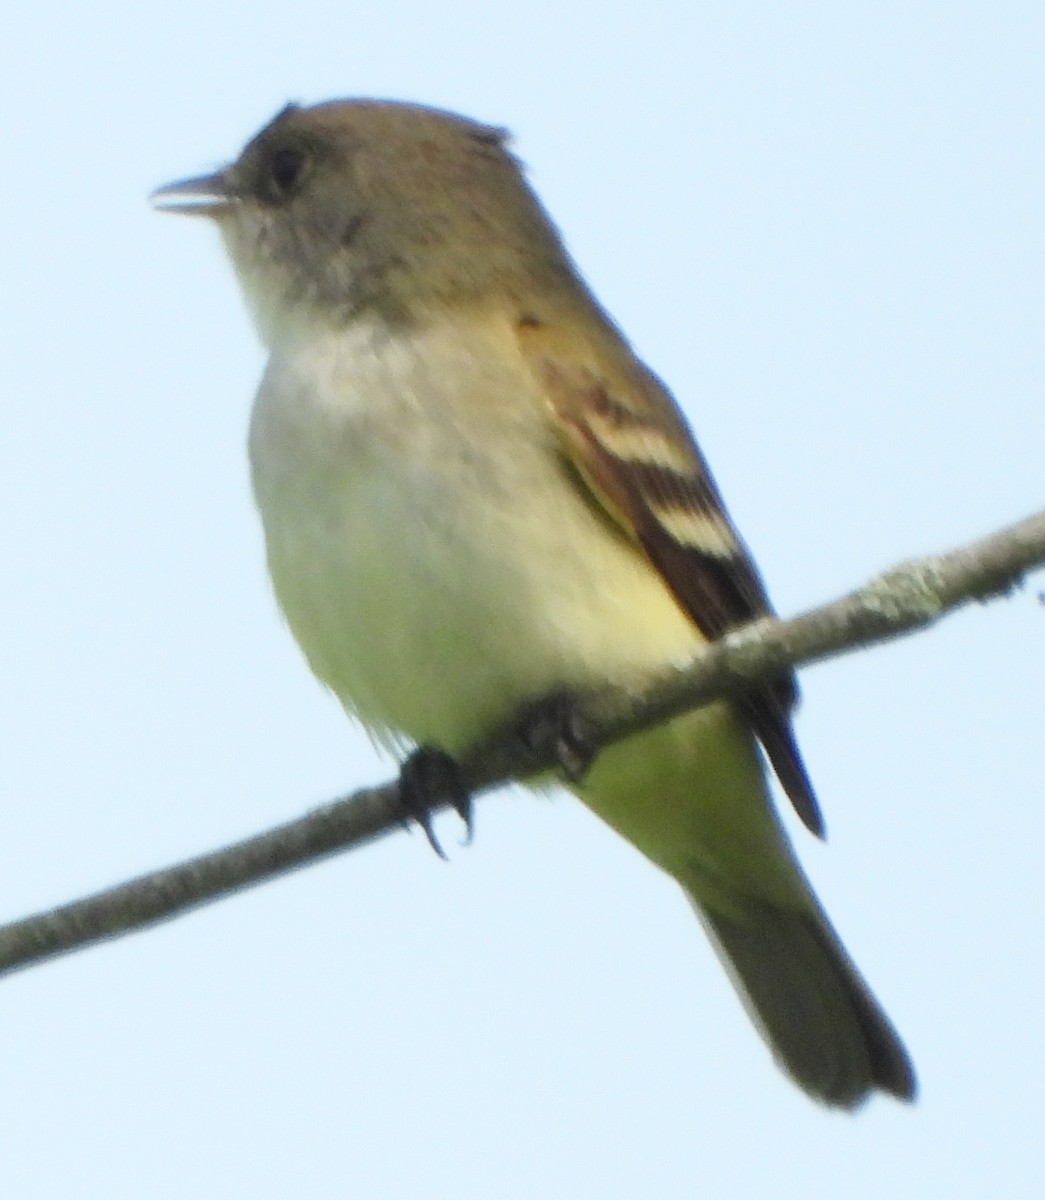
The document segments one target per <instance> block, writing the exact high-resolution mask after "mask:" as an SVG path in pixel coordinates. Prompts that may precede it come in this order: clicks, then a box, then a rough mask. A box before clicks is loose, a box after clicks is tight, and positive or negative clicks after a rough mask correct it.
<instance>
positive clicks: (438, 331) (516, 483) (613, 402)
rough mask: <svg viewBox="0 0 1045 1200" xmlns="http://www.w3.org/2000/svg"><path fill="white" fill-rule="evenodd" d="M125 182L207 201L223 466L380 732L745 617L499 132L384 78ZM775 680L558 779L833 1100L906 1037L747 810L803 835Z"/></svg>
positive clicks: (785, 842) (793, 1073) (320, 649)
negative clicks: (247, 406)
mask: <svg viewBox="0 0 1045 1200" xmlns="http://www.w3.org/2000/svg"><path fill="white" fill-rule="evenodd" d="M153 199H154V203H156V204H157V206H159V207H161V208H162V209H165V210H168V211H173V212H180V213H184V214H188V215H197V216H204V217H206V218H208V219H209V220H211V221H212V222H213V223H214V224H215V225H216V226H217V228H218V230H219V232H220V234H221V237H222V240H223V242H224V245H225V248H226V250H227V253H228V256H229V258H230V260H231V264H232V267H233V269H234V271H235V274H236V276H237V278H238V281H239V284H240V287H241V290H242V293H243V296H244V298H245V301H246V304H247V307H248V309H249V311H250V313H251V315H252V317H253V320H254V323H255V325H256V327H257V330H258V333H259V336H260V338H261V340H262V342H263V344H264V346H265V348H266V349H267V352H268V361H267V364H266V367H265V370H264V374H263V377H262V381H261V384H260V387H259V389H258V392H257V396H256V399H255V403H254V408H253V413H252V417H251V423H250V434H249V459H250V466H251V479H252V485H253V492H254V497H255V501H256V505H257V508H258V511H259V514H260V518H261V522H262V526H263V529H264V537H265V546H266V555H267V561H268V567H269V571H270V574H271V579H272V584H273V587H274V591H275V595H276V598H277V600H278V603H279V605H280V607H281V609H282V612H283V614H284V615H285V618H286V621H287V623H288V625H289V627H290V630H291V632H292V633H293V635H294V637H295V638H296V640H297V642H298V644H299V645H300V647H301V650H302V651H303V653H304V655H305V658H306V659H307V661H308V663H309V665H310V666H311V669H312V671H313V672H314V673H315V675H316V676H317V677H318V678H319V680H321V681H322V682H323V683H324V684H325V685H326V686H327V687H328V688H330V689H331V691H332V692H333V693H334V694H335V695H336V697H337V698H338V699H339V700H340V702H341V704H342V705H343V707H344V708H345V710H346V712H347V713H348V714H349V715H350V716H351V717H353V718H354V719H356V720H357V721H358V722H360V723H361V724H362V725H363V726H364V727H365V728H366V730H367V731H368V732H370V734H371V735H372V736H373V737H374V738H375V739H377V740H378V741H379V742H381V743H382V744H384V745H386V746H387V747H389V748H390V749H391V750H392V751H393V752H395V753H396V754H398V755H399V756H400V757H402V756H404V755H405V754H406V750H407V748H409V747H411V746H414V747H418V748H420V749H419V750H418V751H417V753H418V754H421V753H422V752H423V751H425V750H427V751H430V752H431V753H433V754H435V755H437V756H444V758H445V759H446V760H447V761H450V762H453V761H456V760H457V759H458V758H460V757H461V756H462V755H465V754H467V753H468V752H469V751H470V750H472V749H473V748H474V747H476V746H477V745H480V744H482V743H483V742H484V739H486V738H488V737H490V736H492V735H493V734H494V733H496V732H497V731H498V730H499V729H502V728H504V727H505V726H506V725H508V724H510V723H511V722H512V721H513V720H515V719H517V718H518V717H519V715H520V714H524V713H526V712H529V711H538V710H539V709H540V706H541V705H542V703H547V704H554V702H555V700H556V698H559V699H560V700H561V698H563V697H566V698H568V697H570V696H571V695H577V694H582V693H584V692H585V691H587V690H590V689H592V688H595V687H598V686H600V685H604V684H606V683H609V682H612V683H615V684H619V685H621V686H627V685H628V683H629V681H631V680H637V679H639V678H642V677H643V676H644V675H645V674H647V673H648V672H649V671H650V670H652V669H654V668H658V667H665V666H668V665H669V664H672V663H676V662H679V661H682V660H685V659H687V658H688V657H690V656H692V655H693V654H696V653H698V652H699V651H700V650H701V648H702V647H704V646H706V645H708V644H709V643H712V642H714V641H715V640H716V639H718V638H721V637H722V636H723V635H724V634H725V633H727V632H728V631H729V630H731V629H734V628H736V627H738V626H740V625H743V624H746V623H748V622H750V621H753V620H756V619H758V618H762V617H766V616H771V615H773V609H772V607H771V604H770V601H769V599H768V596H767V593H766V589H765V586H764V584H763V581H762V579H761V576H760V574H759V572H758V569H757V568H756V566H755V565H754V562H753V560H752V558H751V555H750V553H749V551H748V549H747V547H746V546H745V544H744V542H743V541H742V539H741V537H740V535H739V533H738V531H737V529H736V527H735V526H734V524H733V521H732V520H731V518H730V516H729V514H728V512H727V510H726V507H725V505H724V503H723V501H722V498H721V495H720V493H719V491H718V488H717V486H716V484H715V482H714V480H713V478H712V475H711V472H710V470H709V468H708V465H707V463H706V461H705V459H704V457H703V455H702V453H701V451H700V449H699V447H698V445H697V442H696V440H695V438H694V435H693V433H692V432H691V429H690V427H689V425H688V423H687V421H686V419H685V418H684V416H683V414H682V412H681V410H680V408H679V406H678V405H677V403H676V401H675V400H674V398H673V396H672V395H671V393H670V392H669V390H668V388H667V386H666V385H665V384H664V383H663V382H662V381H661V380H660V379H659V378H658V377H657V376H656V375H655V374H654V373H653V372H652V371H651V370H650V369H649V368H648V367H647V366H646V365H645V364H644V363H643V362H642V361H641V360H640V359H639V358H638V357H637V355H636V354H635V352H634V351H633V349H632V348H631V346H630V344H629V343H628V341H627V340H626V338H625V336H624V334H623V333H622V332H621V330H620V329H619V328H618V327H617V325H616V324H615V323H614V321H613V319H612V318H611V317H610V316H609V314H608V313H607V312H606V311H605V310H604V309H603V307H602V306H601V305H600V303H599V302H598V300H597V299H596V298H595V296H594V295H593V294H592V292H591V290H590V289H589V287H588V286H587V284H586V283H585V281H584V279H583V277H582V276H581V274H580V272H579V270H578V268H577V267H576V266H575V264H574V262H573V260H572V258H571V257H570V254H569V252H568V251H567V249H566V247H565V244H564V241H563V239H562V236H561V235H560V233H559V231H558V229H557V228H556V226H555V224H554V223H553V221H552V219H551V217H550V216H549V215H548V213H547V212H546V211H545V209H544V207H543V206H542V204H541V202H540V200H539V199H538V197H537V195H536V194H535V192H534V191H533V189H532V188H531V186H530V184H529V183H528V181H527V179H526V175H525V171H524V168H523V166H522V164H521V162H520V160H519V159H518V158H517V157H516V155H515V153H514V151H513V149H512V146H511V143H510V139H509V135H508V134H507V132H506V131H505V130H504V129H502V128H499V127H496V126H491V125H486V124H483V123H481V122H478V121H474V120H472V119H469V118H466V117H463V116H460V115H457V114H454V113H450V112H447V111H443V110H441V109H438V108H432V107H428V106H424V105H420V104H412V103H406V102H401V101H393V100H375V99H348V100H333V101H328V102H325V103H320V104H315V105H312V106H301V105H296V104H290V105H287V106H286V107H285V108H284V109H283V110H282V111H281V112H279V113H278V114H277V115H276V116H275V117H274V118H273V119H272V120H271V121H270V122H269V123H268V124H267V125H266V126H265V127H264V128H263V129H262V130H261V131H260V132H259V133H258V134H257V135H256V136H255V137H253V138H252V139H251V140H250V142H249V143H248V144H247V145H246V147H245V148H244V149H243V151H242V152H241V154H240V155H239V157H238V158H236V159H235V161H233V162H231V164H230V165H228V166H226V167H224V168H222V169H220V170H218V171H216V172H213V173H210V174H206V175H203V176H197V177H195V178H190V179H184V180H180V181H179V182H177V183H174V184H170V185H167V186H166V187H164V188H161V189H159V190H158V191H157V192H155V193H154V194H153ZM796 700H797V686H796V683H795V679H794V675H793V673H792V672H790V671H783V672H781V673H780V674H779V675H778V676H777V677H775V678H773V679H771V680H769V681H768V682H765V683H762V684H759V685H757V686H754V687H753V688H752V689H751V690H750V691H748V692H746V693H744V694H743V695H740V696H738V697H736V698H733V699H730V700H719V701H716V702H714V703H710V704H707V705H705V706H703V707H700V708H698V709H696V710H694V711H692V712H688V713H686V714H684V715H681V716H678V717H676V718H674V719H671V720H668V721H666V722H664V723H662V724H660V725H658V726H656V727H654V728H651V729H648V730H643V731H640V732H638V733H635V734H633V735H631V736H629V737H627V738H625V739H624V740H622V741H620V742H617V743H615V744H613V745H610V746H606V747H604V748H602V749H601V750H599V751H598V753H596V754H594V756H593V759H592V761H591V762H590V764H589V765H588V766H587V769H586V770H585V771H583V772H578V773H576V775H575V777H573V778H568V779H566V780H565V782H566V785H567V786H568V787H569V788H570V789H571V790H572V791H574V792H575V794H576V795H577V796H578V797H579V798H580V799H581V800H582V801H583V802H584V803H585V804H586V805H587V806H588V807H589V808H590V809H591V810H592V811H593V812H594V813H595V814H596V815H597V816H598V817H599V818H601V819H602V820H603V821H604V822H605V823H606V824H608V825H609V826H610V827H612V828H613V829H614V830H615V831H616V832H617V833H618V834H620V835H621V836H622V837H623V838H625V839H626V840H627V841H629V842H630V843H632V844H633V845H634V846H635V847H636V848H637V849H638V850H639V851H640V852H641V853H642V854H643V855H644V856H645V857H646V858H647V859H649V860H650V861H651V862H652V863H654V864H655V865H656V866H658V867H659V868H661V869H662V870H663V871H665V872H666V873H667V874H668V875H670V876H671V877H673V878H674V879H675V880H676V881H677V882H678V883H679V884H680V885H681V887H682V889H683V891H684V893H685V895H686V896H687V897H688V899H689V901H690V903H691V904H692V906H693V908H694V910H695V911H696V913H697V915H698V917H699V919H700V922H701V924H702V925H703V927H704V929H705V931H706V932H707V934H708V936H709V938H710V940H711V943H712V944H713V946H714V948H715V950H716V951H717V953H718V955H719V957H720V959H721V961H722V963H723V965H724V966H725V969H726V971H727V973H728V976H729V978H730V980H731V982H732V983H733V985H734V987H735V989H736V991H737V993H738V995H739V997H740V999H741V1001H742V1003H743V1005H744V1007H745V1008H746V1010H747V1012H748V1014H749V1015H750V1017H751V1019H752V1021H753V1023H754V1025H755V1026H756V1028H757V1029H758V1031H759V1032H760V1033H761V1035H762V1036H763V1038H764V1039H765V1041H766V1043H767V1044H768V1046H769V1049H770V1051H771V1053H772V1055H773V1057H774V1058H775V1060H776V1061H777V1063H778V1064H779V1065H780V1066H781V1067H782V1068H783V1070H784V1071H785V1072H786V1073H787V1075H789V1076H790V1078H791V1079H792V1080H793V1081H794V1082H795V1083H796V1084H797V1085H798V1086H799V1087H800V1088H801V1089H803V1090H804V1091H805V1092H806V1093H807V1094H808V1095H809V1096H811V1097H812V1098H813V1099H815V1100H817V1101H819V1102H820V1103H822V1104H824V1105H827V1106H831V1107H838V1108H842V1109H850V1110H851V1109H855V1108H856V1107H858V1106H859V1105H861V1103H862V1102H863V1101H865V1100H866V1099H867V1098H868V1097H869V1096H870V1095H871V1094H872V1093H874V1092H883V1093H886V1094H889V1095H892V1096H894V1097H896V1098H898V1099H900V1100H911V1099H913V1098H914V1096H915V1092H916V1081H915V1074H914V1068H913V1066H912V1063H911V1059H910V1057H909V1056H908V1053H907V1051H906V1049H905V1047H904V1045H903V1043H902V1042H901V1040H900V1038H899V1036H898V1035H897V1033H896V1031H895V1029H894V1027H893V1025H892V1024H891V1023H890V1021H889V1019H888V1017H887V1016H886V1015H885V1013H884V1011H883V1009H882V1008H881V1006H880V1005H879V1003H878V1001H877V1000H876V999H875V997H874V995H873V994H872V992H871V990H870V988H869V987H868V985H867V983H866V982H865V981H864V979H863V977H862V976H861V974H860V973H859V971H858V970H857V968H856V966H855V965H854V963H853V961H852V959H851V958H850V956H849V954H848V953H847V951H846V949H845V948H844V946H843V944H842V942H841V940H840V938H839V936H838V935H837V933H836V932H835V930H834V928H833V927H832V925H831V923H830V921H829V919H828V917H827V915H826V913H825V911H824V909H823V908H822V906H821V904H820V902H819V901H818V899H817V898H816V896H815V894H814V892H813V889H812V887H811V885H810V883H809V881H808V879H807V877H806V875H805V873H804V872H803V870H802V867H801V866H800V864H799V862H798V860H797V858H796V856H795V852H794V849H793V847H792V845H791V842H790V840H789V838H788V835H787V833H786V832H785V829H784V827H783V824H782V822H781V819H780V816H779V814H778V812H777V810H776V808H775V806H774V802H773V799H772V795H771V791H770V787H769V782H768V769H771V770H772V772H774V773H775V775H776V777H777V779H778V780H779V783H780V785H781V787H782V789H783V790H784V792H785V793H786V795H787V796H788V797H789V799H790V802H791V803H792V805H793V806H794V808H795V810H796V811H797V813H798V815H799V817H800V818H801V819H802V821H803V822H804V823H805V825H806V826H807V827H808V828H809V829H810V830H811V831H812V832H813V833H815V834H818V835H822V834H823V819H822V816H821V812H820V808H819V805H818V802H817V800H816V797H815V794H814V791H813V787H812V784H811V782H810V780H809V776H808V774H807V771H806V768H805V766H804V764H803V760H802V757H801V754H800V752H799V749H798V746H797V744H796V741H795V736H794V731H793V724H792V718H793V712H794V707H795V703H796ZM408 761H409V760H408ZM767 768H768V769H767ZM462 811H465V810H464V809H463V808H462Z"/></svg>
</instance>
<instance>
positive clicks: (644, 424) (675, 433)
mask: <svg viewBox="0 0 1045 1200" xmlns="http://www.w3.org/2000/svg"><path fill="white" fill-rule="evenodd" d="M518 338H519V344H520V348H521V350H522V352H523V355H524V357H525V358H526V359H527V361H528V363H529V365H530V367H531V369H532V370H533V371H534V373H535V374H536V376H537V378H538V380H539V382H540V384H541V390H542V394H543V396H544V398H545V400H546V407H547V413H548V417H549V419H550V421H551V422H552V425H553V427H554V429H555V432H556V435H557V437H558V440H559V443H560V445H561V447H562V450H563V452H564V454H565V455H566V457H567V459H568V460H569V462H570V463H571V464H572V465H573V467H574V468H575V469H576V471H577V474H578V475H579V476H580V478H581V479H582V480H583V481H584V483H585V484H586V485H587V488H588V489H589V491H590V492H591V495H592V496H593V497H594V499H595V500H596V501H597V502H598V503H599V504H600V505H601V506H602V507H603V509H604V510H605V511H606V512H607V513H608V514H609V515H610V516H611V517H612V518H613V520H614V521H615V522H616V524H617V525H618V526H619V527H620V528H621V530H622V532H623V533H624V534H625V535H626V536H627V537H628V538H629V539H631V540H632V541H633V542H634V543H636V544H637V545H638V547H640V548H641V550H642V552H643V553H644V554H645V555H646V557H647V558H648V559H649V561H650V563H651V564H652V565H653V566H654V567H655V568H656V570H657V571H658V572H659V574H660V576H661V578H662V579H663V580H664V582H665V584H666V585H667V586H668V587H669V588H670V589H671V592H672V593H673V595H674V596H675V599H676V600H677V601H678V603H679V604H680V605H681V607H682V609H683V610H684V611H685V612H686V613H687V614H688V615H689V617H690V619H691V620H692V621H693V622H694V624H695V625H696V626H697V628H698V629H699V630H700V631H701V633H702V634H703V635H704V636H705V637H706V638H707V639H708V640H709V641H714V640H715V639H716V638H719V637H721V636H722V635H723V634H724V633H725V632H726V631H727V630H729V629H732V628H734V627H736V626H738V625H744V624H746V623H747V622H749V621H753V620H756V619H757V618H759V617H763V616H767V615H772V611H773V610H772V607H771V605H770V603H769V599H768V597H767V595H766V592H765V588H764V586H763V584H762V580H761V579H760V578H759V575H758V571H757V570H756V568H755V565H754V563H753V562H752V560H751V557H750V555H749V554H748V552H747V550H746V548H745V546H744V544H743V542H742V541H741V539H740V536H739V534H738V533H737V531H736V529H735V528H734V526H733V523H732V521H731V520H730V518H729V514H728V513H727V511H726V508H725V505H724V504H723V503H722V498H721V496H720V495H719V493H718V489H717V488H716V486H715V481H714V480H713V479H712V477H711V472H710V471H709V470H708V467H707V464H706V463H705V461H704V458H703V456H702V454H701V453H700V449H699V448H698V446H697V444H696V441H695V440H694V438H693V435H692V434H691V433H690V431H689V428H688V427H687V425H686V423H685V421H684V419H683V418H682V415H681V413H680V412H679V409H678V407H677V405H676V404H675V402H674V400H673V399H672V398H671V395H670V394H669V393H668V391H667V389H666V388H665V387H664V386H663V384H661V382H660V381H659V380H658V379H657V378H656V376H654V375H653V374H652V373H651V372H649V371H647V370H646V368H645V367H643V366H642V364H641V363H639V362H638V360H637V359H634V358H631V359H630V360H629V362H628V364H627V368H626V369H625V370H622V369H620V368H619V367H618V366H607V365H606V362H605V358H604V356H601V355H600V354H599V352H598V350H597V349H596V348H595V347H594V346H593V345H592V344H591V343H589V342H587V341H585V340H582V341H581V342H580V344H579V345H578V340H577V339H576V338H574V337H572V336H571V337H569V338H568V339H567V337H566V336H565V335H563V334H562V333H560V332H557V331H556V330H555V329H554V328H550V327H548V326H545V325H543V324H539V323H537V322H534V321H524V322H523V323H521V324H520V326H519V329H518ZM796 699H797V686H796V683H795V678H794V675H793V673H791V672H788V673H786V674H784V675H781V676H779V677H778V678H776V679H773V680H771V681H769V682H768V683H767V684H765V685H763V686H761V687H759V688H758V689H757V690H753V691H751V692H750V693H748V694H747V695H745V696H744V697H743V698H742V699H740V700H739V701H738V707H739V708H740V710H741V711H742V713H743V715H744V716H745V718H746V719H747V720H748V722H749V723H750V725H751V727H752V729H753V730H754V732H755V734H756V736H757V737H758V739H759V741H760V742H761V743H762V746H763V747H764V749H765V752H766V755H767V756H768V758H769V761H770V762H771V763H772V766H773V769H774V771H775V772H776V774H777V777H778V778H779V780H780V782H781V785H782V786H783V788H784V790H785V791H786V793H787V795H788V797H789V799H790V800H791V803H792V804H793V805H794V807H795V811H796V812H797V813H798V815H799V817H801V819H802V821H803V822H804V824H805V825H806V826H807V827H808V828H809V829H810V830H812V832H813V833H815V834H817V835H818V836H821V837H822V836H823V831H824V823H823V817H822V815H821V813H820V808H819V805H818V804H817V801H816V797H815V795H814V793H813V789H812V785H811V784H810V781H809V777H808V775H807V774H806V770H805V767H804V765H803V763H802V758H801V755H800V754H799V751H798V747H797V745H796V744H795V738H794V733H793V730H792V728H791V710H792V708H793V707H794V704H795V701H796Z"/></svg>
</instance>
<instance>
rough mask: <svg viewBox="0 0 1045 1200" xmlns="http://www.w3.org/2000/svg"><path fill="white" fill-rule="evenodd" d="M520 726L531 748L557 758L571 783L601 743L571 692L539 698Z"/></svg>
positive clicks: (577, 779)
mask: <svg viewBox="0 0 1045 1200" xmlns="http://www.w3.org/2000/svg"><path fill="white" fill-rule="evenodd" d="M520 727H521V729H522V735H523V738H524V740H525V742H526V744H527V746H528V747H529V748H530V749H531V750H533V751H535V752H536V753H538V754H542V755H543V754H547V755H549V756H551V757H552V758H554V759H555V761H556V762H557V763H558V765H559V770H560V771H561V772H562V773H563V775H564V776H565V777H566V778H567V779H568V780H569V781H570V783H580V781H581V780H582V779H583V778H584V776H585V775H586V774H587V772H588V768H589V767H590V766H591V764H592V762H593V761H594V759H595V755H596V752H597V751H598V747H597V746H596V745H595V743H594V740H593V738H592V735H591V731H590V730H589V729H588V728H587V727H586V725H585V724H584V722H583V721H582V720H581V717H580V715H579V713H578V711H577V705H576V702H575V701H574V699H573V698H572V697H571V696H568V695H559V696H552V697H550V698H548V699H545V700H541V701H538V702H537V703H536V704H534V705H533V706H532V707H531V708H530V709H529V710H528V711H527V712H526V713H525V714H524V715H523V718H522V721H521V723H520Z"/></svg>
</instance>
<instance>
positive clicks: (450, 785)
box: [399, 746, 472, 859]
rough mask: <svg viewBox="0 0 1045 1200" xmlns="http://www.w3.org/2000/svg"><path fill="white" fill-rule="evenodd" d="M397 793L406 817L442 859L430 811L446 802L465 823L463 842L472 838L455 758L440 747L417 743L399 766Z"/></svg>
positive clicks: (468, 807) (469, 800) (467, 802)
mask: <svg viewBox="0 0 1045 1200" xmlns="http://www.w3.org/2000/svg"><path fill="white" fill-rule="evenodd" d="M399 796H400V799H401V801H402V804H403V808H404V810H405V812H406V818H407V819H410V818H413V820H415V821H416V822H417V823H418V825H420V826H421V828H422V829H423V830H424V834H425V837H426V838H428V844H429V845H430V846H431V847H432V849H433V850H434V851H435V852H436V854H438V855H439V857H440V858H442V859H445V858H446V853H445V851H444V850H443V848H442V846H440V845H439V842H438V839H437V838H436V836H435V831H434V829H433V828H432V813H433V811H434V810H435V809H437V808H441V807H442V806H443V805H444V804H448V805H450V807H451V808H453V809H454V811H455V812H456V813H457V814H458V816H459V817H460V818H461V820H462V821H464V824H465V830H466V836H465V845H468V843H469V842H470V841H471V840H472V797H471V796H470V795H469V794H468V791H467V789H466V788H465V786H464V783H463V782H462V779H461V768H460V767H459V766H458V764H457V761H456V760H455V759H453V758H451V757H450V755H449V754H446V753H445V752H444V751H442V750H437V749H435V748H434V747H432V746H420V747H418V749H416V750H415V751H414V752H413V754H411V755H410V757H409V758H408V759H407V760H406V761H405V762H404V763H403V765H402V766H401V767H400V769H399Z"/></svg>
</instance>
